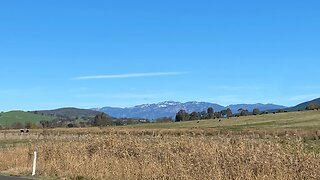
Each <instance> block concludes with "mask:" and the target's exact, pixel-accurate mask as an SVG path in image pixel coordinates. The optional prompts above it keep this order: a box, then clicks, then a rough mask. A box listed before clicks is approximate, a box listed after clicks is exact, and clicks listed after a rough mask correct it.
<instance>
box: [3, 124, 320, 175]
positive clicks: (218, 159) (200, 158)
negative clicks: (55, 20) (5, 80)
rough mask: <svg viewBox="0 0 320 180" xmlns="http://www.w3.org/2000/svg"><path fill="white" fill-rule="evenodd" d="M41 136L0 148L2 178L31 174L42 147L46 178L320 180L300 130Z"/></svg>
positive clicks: (314, 155)
mask: <svg viewBox="0 0 320 180" xmlns="http://www.w3.org/2000/svg"><path fill="white" fill-rule="evenodd" d="M37 133H41V131H39V132H37ZM42 133H43V135H42V136H39V135H32V134H31V135H30V136H29V137H28V138H27V137H23V138H25V141H24V143H17V144H14V145H13V146H10V147H6V146H3V147H2V148H0V172H3V173H8V174H20V175H27V174H30V173H31V164H32V153H33V151H34V149H37V151H38V154H39V159H38V165H37V166H38V168H37V175H38V176H39V177H41V178H43V177H56V178H58V179H320V171H319V169H320V154H319V152H316V151H307V150H306V149H305V144H304V141H305V138H306V137H307V136H305V137H304V138H300V137H299V136H298V135H297V134H295V133H298V134H299V135H303V131H302V132H300V131H297V130H292V131H288V130H286V132H284V131H282V132H280V130H279V131H275V132H270V133H267V132H265V131H248V132H230V131H216V130H215V131H213V130H212V131H209V130H201V129H179V130H178V129H176V130H136V129H98V128H97V129H96V128H94V129H82V131H81V132H80V131H79V130H76V129H74V130H71V131H70V130H68V131H64V130H62V129H60V130H52V131H46V132H42ZM275 133H278V134H275ZM12 135H13V134H12ZM12 138H13V137H12ZM37 139H38V140H37ZM20 141H21V139H20ZM316 141H317V140H316Z"/></svg>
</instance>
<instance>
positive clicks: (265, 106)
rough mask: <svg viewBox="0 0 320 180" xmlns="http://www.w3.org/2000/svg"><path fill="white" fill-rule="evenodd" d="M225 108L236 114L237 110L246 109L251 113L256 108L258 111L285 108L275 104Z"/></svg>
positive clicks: (240, 105)
mask: <svg viewBox="0 0 320 180" xmlns="http://www.w3.org/2000/svg"><path fill="white" fill-rule="evenodd" d="M227 108H230V109H231V111H232V112H233V113H237V112H238V110H239V109H246V110H248V111H249V112H252V111H253V109H255V108H258V109H259V110H260V111H267V110H274V109H284V108H287V107H286V106H281V105H275V104H261V103H257V104H235V105H229V106H227Z"/></svg>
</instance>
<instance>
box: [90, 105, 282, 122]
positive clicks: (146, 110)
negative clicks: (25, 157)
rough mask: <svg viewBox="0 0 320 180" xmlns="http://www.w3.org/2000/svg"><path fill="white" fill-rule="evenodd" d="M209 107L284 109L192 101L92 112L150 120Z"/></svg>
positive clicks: (234, 109) (97, 109) (104, 109)
mask: <svg viewBox="0 0 320 180" xmlns="http://www.w3.org/2000/svg"><path fill="white" fill-rule="evenodd" d="M209 107H212V108H213V109H214V111H221V110H224V109H226V108H230V109H231V110H232V112H233V113H237V112H238V109H240V108H243V109H247V110H249V111H252V110H253V109H254V108H259V109H260V110H261V111H265V110H270V109H283V108H286V107H285V106H279V105H274V104H239V105H230V106H227V107H224V106H221V105H219V104H214V103H208V102H196V101H192V102H186V103H181V102H175V101H165V102H160V103H156V104H143V105H138V106H134V107H130V108H116V107H103V108H95V109H93V110H96V111H100V112H104V113H107V114H108V115H110V116H113V117H117V118H144V119H150V120H152V119H157V118H161V117H175V115H176V113H177V112H178V111H179V110H181V109H183V110H186V111H187V112H189V113H191V112H193V111H197V112H200V111H206V110H207V109H208V108H209Z"/></svg>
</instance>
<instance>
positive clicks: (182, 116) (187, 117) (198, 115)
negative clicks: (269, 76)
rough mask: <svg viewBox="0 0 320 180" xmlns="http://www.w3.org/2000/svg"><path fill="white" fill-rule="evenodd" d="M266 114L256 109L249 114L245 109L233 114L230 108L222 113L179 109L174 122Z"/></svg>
mask: <svg viewBox="0 0 320 180" xmlns="http://www.w3.org/2000/svg"><path fill="white" fill-rule="evenodd" d="M265 113H267V112H261V111H260V110H259V109H258V108H255V109H253V111H252V112H249V111H248V110H246V109H242V108H241V109H238V113H236V114H233V113H232V111H231V109H230V108H227V109H225V110H222V111H217V112H215V111H214V109H213V108H212V107H209V108H208V109H207V111H201V112H196V111H194V112H192V113H190V114H189V113H188V112H186V111H185V110H183V109H181V110H180V111H179V112H177V114H176V117H175V122H180V121H193V120H202V119H216V118H230V117H239V116H248V115H260V114H265Z"/></svg>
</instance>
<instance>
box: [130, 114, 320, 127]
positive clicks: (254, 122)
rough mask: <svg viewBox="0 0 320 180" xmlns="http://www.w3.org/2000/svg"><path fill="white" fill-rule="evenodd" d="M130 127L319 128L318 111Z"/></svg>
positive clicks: (319, 117)
mask: <svg viewBox="0 0 320 180" xmlns="http://www.w3.org/2000/svg"><path fill="white" fill-rule="evenodd" d="M126 127H131V128H148V129H150V128H152V129H154V128H156V129H157V128H165V129H167V128H227V129H234V130H237V129H250V128H320V111H301V112H290V113H277V114H265V115H260V116H243V117H233V118H230V119H221V122H219V120H218V119H212V120H200V121H199V123H198V121H186V122H178V123H151V124H139V125H132V126H126Z"/></svg>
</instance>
